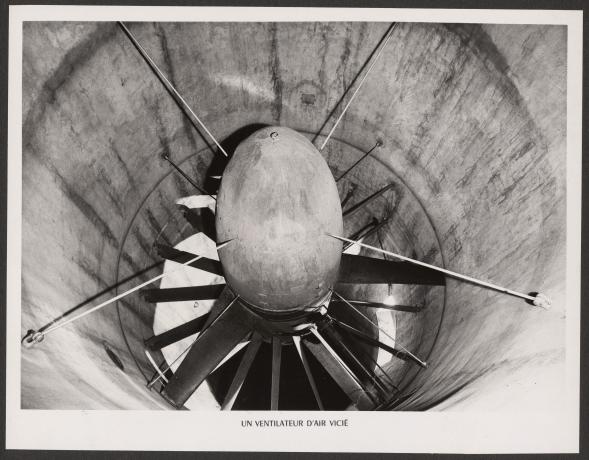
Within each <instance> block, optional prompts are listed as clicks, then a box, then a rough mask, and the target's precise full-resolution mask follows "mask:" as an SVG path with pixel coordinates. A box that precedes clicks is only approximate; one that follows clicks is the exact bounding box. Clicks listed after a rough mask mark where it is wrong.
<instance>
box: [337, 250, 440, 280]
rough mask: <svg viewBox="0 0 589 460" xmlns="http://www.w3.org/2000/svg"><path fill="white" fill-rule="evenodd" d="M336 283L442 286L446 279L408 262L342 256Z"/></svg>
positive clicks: (437, 273)
mask: <svg viewBox="0 0 589 460" xmlns="http://www.w3.org/2000/svg"><path fill="white" fill-rule="evenodd" d="M338 283H358V284H425V285H430V286H443V285H445V284H446V279H445V278H444V275H442V274H441V273H439V272H437V271H435V270H432V269H430V268H425V267H420V266H419V265H415V264H411V263H408V262H398V261H393V260H385V259H375V258H372V257H365V256H354V255H351V254H342V260H341V264H340V274H339V279H338Z"/></svg>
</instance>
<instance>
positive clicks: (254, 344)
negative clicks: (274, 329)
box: [221, 334, 262, 410]
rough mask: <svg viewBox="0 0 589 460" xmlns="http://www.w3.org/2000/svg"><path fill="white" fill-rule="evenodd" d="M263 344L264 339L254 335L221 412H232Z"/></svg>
mask: <svg viewBox="0 0 589 460" xmlns="http://www.w3.org/2000/svg"><path fill="white" fill-rule="evenodd" d="M261 344H262V337H261V336H259V335H258V334H254V337H252V340H251V342H250V343H249V345H248V347H247V349H246V350H245V353H244V355H243V358H241V362H240V363H239V367H238V368H237V372H236V373H235V377H233V381H232V382H231V386H230V387H229V390H227V394H226V395H225V399H224V400H223V404H222V405H221V410H231V408H232V407H233V404H234V403H235V400H236V399H237V395H238V394H239V391H240V390H241V387H242V385H243V382H244V381H245V378H246V377H247V374H248V372H249V370H250V367H251V366H252V363H253V362H254V359H255V358H256V354H257V353H258V350H259V349H260V345H261Z"/></svg>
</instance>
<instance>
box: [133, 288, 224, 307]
mask: <svg viewBox="0 0 589 460" xmlns="http://www.w3.org/2000/svg"><path fill="white" fill-rule="evenodd" d="M224 288H225V285H224V284H210V285H206V286H188V287H180V288H165V289H144V290H143V291H141V294H143V298H144V300H145V301H146V302H150V303H156V302H182V301H184V300H208V299H216V298H218V297H219V296H220V295H221V292H223V289H224Z"/></svg>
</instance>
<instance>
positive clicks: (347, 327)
mask: <svg viewBox="0 0 589 460" xmlns="http://www.w3.org/2000/svg"><path fill="white" fill-rule="evenodd" d="M332 319H333V321H334V322H335V323H336V324H337V325H338V326H340V327H341V328H342V329H343V330H345V331H347V332H348V333H350V334H352V335H354V336H356V337H358V338H359V339H360V340H364V341H365V342H366V343H369V344H371V345H375V346H377V347H379V348H382V349H383V350H385V351H387V352H389V353H390V354H391V355H393V356H394V357H396V358H399V359H402V360H403V361H412V362H414V363H416V364H417V365H419V366H420V367H426V366H425V365H424V364H423V362H421V361H418V360H416V359H414V358H413V356H411V355H410V354H409V353H405V352H404V351H400V350H397V349H396V348H393V347H391V346H390V345H387V344H386V343H382V342H381V341H380V340H377V339H375V338H372V337H370V336H369V335H367V334H365V333H364V332H362V331H359V330H358V329H356V328H355V327H353V326H350V325H349V324H346V323H343V322H341V321H338V320H336V319H335V318H332Z"/></svg>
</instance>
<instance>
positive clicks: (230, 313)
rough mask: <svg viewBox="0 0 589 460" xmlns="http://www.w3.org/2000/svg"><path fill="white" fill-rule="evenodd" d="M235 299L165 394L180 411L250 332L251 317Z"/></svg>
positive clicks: (206, 332)
mask: <svg viewBox="0 0 589 460" xmlns="http://www.w3.org/2000/svg"><path fill="white" fill-rule="evenodd" d="M236 300H237V298H236V299H234V300H233V301H232V302H231V303H230V304H229V305H228V306H227V307H226V308H225V309H224V310H223V312H222V313H221V314H220V315H219V316H218V317H217V318H216V319H215V320H214V321H213V322H212V323H211V324H210V326H209V327H208V328H206V329H205V330H204V332H202V333H201V334H200V335H199V336H198V338H197V339H196V341H195V342H194V345H193V346H192V347H191V348H190V351H189V352H188V354H187V355H186V357H185V358H184V360H183V361H182V363H181V364H180V366H179V367H178V369H177V370H176V372H175V373H174V376H173V377H172V378H171V379H170V382H169V383H168V384H167V385H166V387H165V388H164V390H163V392H162V394H163V395H164V397H165V398H166V399H167V400H168V401H169V402H170V403H171V404H172V405H174V406H175V407H177V408H181V407H182V406H183V405H184V403H185V402H186V401H187V400H188V398H189V397H190V396H191V395H192V393H194V392H195V391H196V389H197V388H198V387H199V386H200V384H201V383H202V382H203V381H204V380H205V379H206V378H207V377H208V376H209V374H210V373H211V372H212V371H213V370H214V369H215V368H216V366H217V365H218V364H219V363H220V362H221V361H222V360H223V358H224V357H225V356H226V355H227V354H228V353H230V352H231V350H233V348H234V347H235V346H236V345H237V344H238V343H239V342H241V341H242V340H243V339H245V337H246V336H247V335H249V333H250V332H251V325H250V317H249V315H248V314H247V311H246V310H245V308H244V307H243V306H242V305H240V304H239V303H238V302H237V301H236Z"/></svg>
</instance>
